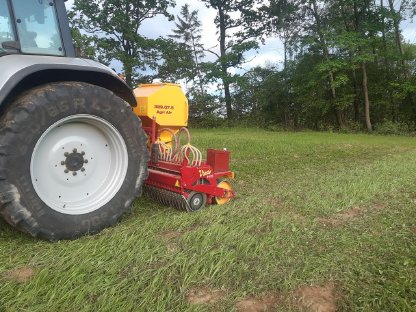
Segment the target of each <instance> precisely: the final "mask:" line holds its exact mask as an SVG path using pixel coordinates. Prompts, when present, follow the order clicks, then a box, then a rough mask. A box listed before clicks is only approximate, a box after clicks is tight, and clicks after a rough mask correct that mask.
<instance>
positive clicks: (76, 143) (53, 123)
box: [0, 82, 148, 240]
mask: <svg viewBox="0 0 416 312" xmlns="http://www.w3.org/2000/svg"><path fill="white" fill-rule="evenodd" d="M0 126H1V130H0V147H1V151H0V204H1V206H0V215H1V216H2V217H3V218H4V219H5V220H6V221H7V222H8V223H9V224H11V225H12V226H14V227H16V228H18V229H19V230H21V231H23V232H27V233H29V234H31V235H32V236H35V237H41V238H44V239H47V240H58V239H73V238H76V237H79V236H80V235H84V234H87V233H96V232H98V231H100V230H101V229H103V228H105V227H107V226H110V225H112V224H114V223H115V222H116V221H117V220H118V219H119V218H120V217H121V215H122V214H123V213H125V212H127V211H128V210H129V209H130V205H131V203H132V201H133V200H134V198H135V197H136V196H137V195H139V194H140V192H141V186H142V184H143V181H144V179H145V178H146V176H147V160H148V152H147V148H146V135H145V134H144V131H143V129H142V128H141V123H140V119H138V118H137V116H135V115H134V113H133V112H132V111H131V108H130V106H129V105H128V104H127V103H126V102H124V101H123V100H122V99H121V98H119V97H117V96H116V95H114V94H113V93H112V92H111V91H109V90H107V89H104V88H100V87H97V86H93V85H89V84H86V83H78V82H62V83H52V84H48V85H44V86H41V87H37V88H34V89H32V90H30V91H28V92H26V93H25V94H23V95H22V96H20V97H19V98H17V99H16V100H15V101H14V102H13V103H12V104H11V105H10V106H9V107H8V109H7V111H6V113H5V114H4V115H3V116H2V118H1V120H0Z"/></svg>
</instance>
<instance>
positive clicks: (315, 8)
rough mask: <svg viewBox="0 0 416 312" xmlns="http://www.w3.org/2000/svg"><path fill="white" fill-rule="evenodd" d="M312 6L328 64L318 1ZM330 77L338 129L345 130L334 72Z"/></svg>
mask: <svg viewBox="0 0 416 312" xmlns="http://www.w3.org/2000/svg"><path fill="white" fill-rule="evenodd" d="M312 5H313V15H314V17H315V21H316V26H317V32H318V36H319V41H320V43H321V45H322V52H323V56H324V60H325V61H326V62H328V61H329V51H328V46H327V44H326V41H325V38H324V34H323V32H322V23H321V18H320V16H319V12H318V5H317V3H316V0H313V1H312ZM328 77H329V83H330V87H331V99H332V105H333V107H334V111H335V117H336V119H337V123H338V127H339V128H344V127H345V124H344V118H343V116H342V112H341V111H340V109H339V108H338V107H336V102H337V93H336V89H335V83H334V82H335V79H334V73H333V71H332V70H329V72H328Z"/></svg>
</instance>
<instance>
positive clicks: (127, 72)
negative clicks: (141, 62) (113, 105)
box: [123, 65, 133, 88]
mask: <svg viewBox="0 0 416 312" xmlns="http://www.w3.org/2000/svg"><path fill="white" fill-rule="evenodd" d="M123 69H124V79H125V80H126V83H127V85H129V86H130V87H131V88H132V87H133V69H132V68H131V67H130V66H129V65H123Z"/></svg>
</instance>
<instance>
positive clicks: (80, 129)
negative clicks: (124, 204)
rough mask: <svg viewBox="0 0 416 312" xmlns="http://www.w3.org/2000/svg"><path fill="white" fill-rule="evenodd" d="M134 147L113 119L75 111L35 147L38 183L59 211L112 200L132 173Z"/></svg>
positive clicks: (32, 170)
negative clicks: (129, 146) (130, 148)
mask: <svg viewBox="0 0 416 312" xmlns="http://www.w3.org/2000/svg"><path fill="white" fill-rule="evenodd" d="M127 167H128V152H127V147H126V144H125V142H124V139H123V137H122V136H121V134H120V133H119V132H118V130H117V129H116V128H115V127H114V126H113V125H112V124H110V123H109V122H108V121H106V120H104V119H102V118H100V117H97V116H92V115H84V114H80V115H73V116H70V117H67V118H64V119H61V120H59V121H58V122H56V123H54V124H53V125H52V126H50V127H49V128H48V129H47V130H46V131H45V132H44V133H43V134H42V136H41V137H40V139H39V140H38V142H37V143H36V146H35V148H34V150H33V153H32V159H31V163H30V173H31V178H32V184H33V186H34V188H35V191H36V193H37V194H38V196H39V197H40V199H42V201H43V202H44V203H45V204H46V205H48V206H49V207H50V208H52V209H53V210H55V211H58V212H61V213H64V214H70V215H80V214H86V213H89V212H92V211H95V210H97V209H99V208H100V207H102V206H103V205H105V204H107V203H108V202H109V201H110V200H111V199H112V198H113V197H114V196H115V195H116V194H117V192H118V191H119V190H120V188H121V186H122V184H123V182H124V179H125V177H126V173H127Z"/></svg>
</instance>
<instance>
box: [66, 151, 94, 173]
mask: <svg viewBox="0 0 416 312" xmlns="http://www.w3.org/2000/svg"><path fill="white" fill-rule="evenodd" d="M64 156H65V160H64V161H62V162H61V164H63V165H65V166H66V170H65V173H68V172H71V171H72V172H77V171H80V170H81V171H85V168H84V164H86V163H88V160H86V159H84V156H85V152H84V151H82V152H81V153H78V152H77V149H76V148H74V149H73V151H72V153H65V154H64Z"/></svg>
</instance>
